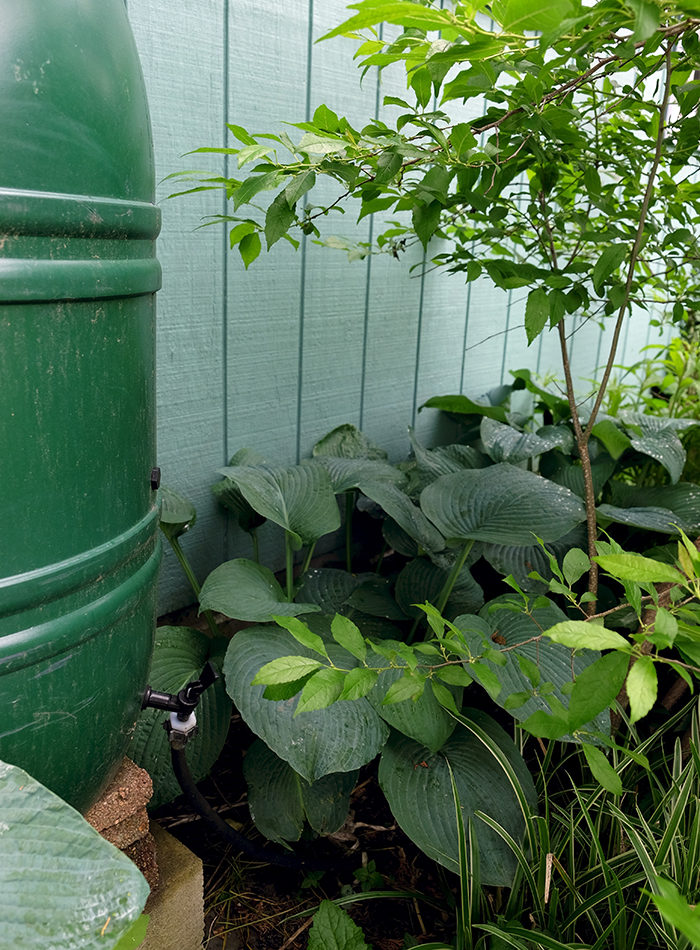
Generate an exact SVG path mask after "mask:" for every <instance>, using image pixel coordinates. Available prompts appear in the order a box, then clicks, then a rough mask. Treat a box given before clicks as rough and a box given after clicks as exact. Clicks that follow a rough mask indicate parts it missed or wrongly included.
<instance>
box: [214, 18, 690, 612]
mask: <svg viewBox="0 0 700 950" xmlns="http://www.w3.org/2000/svg"><path fill="white" fill-rule="evenodd" d="M351 7H352V9H354V10H356V13H354V15H353V16H351V17H350V18H349V19H348V20H346V21H345V22H344V23H343V24H341V25H340V26H339V27H337V28H336V29H334V30H333V31H331V32H330V33H329V34H328V36H327V37H326V38H328V37H332V36H337V35H341V34H342V35H349V36H352V37H355V38H356V39H357V40H358V41H359V42H360V44H361V45H360V46H359V50H358V56H359V58H360V62H361V65H362V68H363V69H364V70H365V71H366V70H367V69H369V68H371V67H378V68H379V69H380V70H381V69H384V68H386V67H387V66H390V65H392V64H395V63H401V64H403V65H404V67H405V70H406V78H407V90H408V91H407V94H406V95H407V98H406V99H403V98H397V97H394V96H387V97H385V99H384V104H385V105H386V106H392V107H395V108H396V109H397V113H396V118H395V121H394V122H393V123H391V124H389V123H388V122H387V121H384V120H382V121H380V120H373V121H370V122H369V124H368V125H366V126H365V127H364V128H362V129H356V128H353V127H352V126H351V124H350V123H349V122H348V121H347V119H345V118H342V117H339V116H338V115H336V114H335V113H334V112H333V111H332V110H331V109H329V108H328V107H327V106H325V105H321V106H319V107H318V109H317V110H316V112H315V113H314V116H313V119H312V121H311V122H301V123H297V124H296V127H297V128H298V129H300V130H301V131H302V132H303V136H302V137H301V139H300V140H299V141H298V142H294V141H292V139H291V138H290V137H289V135H287V134H286V133H279V134H271V133H254V134H253V133H250V132H248V131H246V130H245V129H242V128H241V127H239V126H235V125H231V126H230V129H231V131H232V133H233V135H234V136H235V138H236V139H237V141H238V143H240V144H239V145H237V146H236V147H233V148H229V149H216V148H206V149H201V150H200V151H208V152H226V153H229V154H232V155H236V156H237V159H238V166H239V168H243V167H244V166H246V165H248V166H249V169H250V170H249V171H248V173H247V175H246V173H245V172H244V173H243V177H241V178H240V179H237V178H231V179H220V178H216V179H211V178H209V179H202V180H200V182H201V183H200V187H201V186H204V187H214V188H215V187H224V188H225V189H226V190H227V194H228V196H229V197H230V199H231V201H232V204H233V208H234V214H233V215H231V216H226V217H225V218H224V220H226V221H230V222H233V226H232V228H231V232H230V238H231V246H232V247H238V249H239V251H240V254H241V257H242V259H243V261H244V263H245V265H246V267H248V265H249V264H250V263H251V262H252V261H253V260H254V259H255V258H256V257H257V256H258V254H259V253H260V250H261V246H262V242H261V236H262V235H264V237H265V241H266V244H267V247H268V250H269V249H270V248H271V247H272V246H273V245H274V244H275V243H276V242H277V241H278V240H279V239H280V238H286V239H288V240H290V241H292V243H294V244H297V243H298V242H297V241H296V240H295V238H294V237H293V234H294V233H295V230H296V229H299V230H300V231H301V232H302V233H303V234H305V235H312V236H314V237H316V238H317V239H321V238H322V235H321V232H320V226H321V224H322V223H323V219H327V218H329V217H330V216H331V214H332V212H333V211H334V209H336V208H338V207H339V206H341V205H342V204H343V202H345V201H347V200H348V199H351V198H355V199H358V200H359V202H360V215H361V216H364V215H366V214H369V213H372V212H382V213H384V214H387V215H391V213H395V212H401V211H405V212H410V215H411V223H410V225H409V224H406V223H404V222H403V221H392V222H390V223H389V224H388V225H387V227H386V229H385V230H384V232H383V233H382V234H381V235H380V236H379V237H378V238H377V241H376V246H374V247H369V246H366V245H364V246H359V247H358V248H355V249H353V252H352V254H353V256H354V257H361V256H364V255H366V254H368V253H377V252H378V253H389V254H392V255H393V256H395V257H399V258H400V257H401V256H402V255H403V253H404V251H405V250H406V248H407V247H409V246H410V245H411V244H414V243H420V245H422V247H423V249H424V252H425V257H424V262H423V265H422V266H437V267H441V268H445V269H446V270H447V271H448V272H450V273H461V274H463V275H464V277H465V279H466V280H467V281H472V280H475V279H476V278H477V277H480V276H482V275H483V274H485V275H487V276H488V277H489V278H490V279H491V281H492V282H493V284H494V285H495V286H496V287H500V288H505V289H509V288H528V296H527V305H526V309H525V330H526V333H527V339H528V343H532V341H533V340H535V339H536V338H537V337H538V335H539V334H540V333H542V332H543V331H544V330H545V328H547V327H549V328H552V329H553V330H555V332H556V333H557V334H558V338H559V345H560V350H561V359H562V367H563V371H564V377H565V380H566V389H567V398H568V404H569V409H570V412H571V419H572V423H573V428H574V433H575V437H576V442H577V446H578V453H579V455H580V460H581V465H582V469H583V477H584V484H585V504H586V511H587V530H588V549H589V554H590V555H591V556H592V555H594V554H595V553H596V551H595V539H596V534H597V528H596V512H595V493H594V488H593V477H592V470H591V460H590V456H589V442H590V439H591V435H592V433H593V429H594V426H595V424H596V420H597V417H598V414H599V410H600V407H601V403H602V400H603V397H604V394H605V390H606V386H607V384H608V382H609V380H610V375H611V372H612V369H613V365H614V363H615V358H616V353H617V347H618V341H619V338H620V333H621V330H622V328H623V325H624V320H625V318H626V317H628V315H629V314H630V312H631V310H632V308H633V307H641V308H643V309H648V308H649V307H650V305H651V304H652V303H656V304H658V303H660V304H662V305H663V306H664V307H666V308H669V309H670V312H671V314H672V318H673V319H674V320H675V321H677V322H681V321H683V320H684V318H685V315H686V313H687V312H688V311H690V312H693V313H694V312H695V311H696V310H697V309H698V308H699V307H700V291H699V288H698V282H697V279H696V276H695V275H696V262H697V237H696V234H695V228H696V226H697V223H698V220H699V215H700V184H698V183H697V182H696V180H695V172H696V170H697V167H698V162H697V150H698V140H699V139H700V118H699V117H698V115H697V105H698V101H699V100H700V80H699V79H698V78H697V76H698V73H697V70H698V69H700V41H699V40H698V36H697V32H698V27H699V26H700V3H698V2H697V0H673V2H670V3H657V2H654V0H624V2H623V0H603V2H600V3H593V4H583V3H581V2H580V0H549V2H548V3H546V4H542V3H541V2H536V0H494V2H493V3H492V4H486V3H483V2H478V0H477V2H475V3H465V2H453V0H446V2H444V3H442V2H439V0H360V2H357V3H354V4H352V5H351ZM383 24H390V25H392V26H394V27H399V28H400V32H399V33H398V36H396V38H395V39H391V40H386V39H383V38H382V36H383V35H384V34H383V32H382V31H381V30H380V29H379V28H380V27H381V26H382V25H383ZM386 32H388V31H386ZM393 33H394V34H396V30H394V31H393ZM322 176H323V177H325V178H330V179H332V180H333V181H335V182H336V183H337V185H338V193H337V196H336V197H335V198H334V200H333V201H330V202H328V203H326V204H324V205H323V206H315V205H313V204H311V203H310V199H311V197H312V193H313V189H314V186H315V185H316V183H317V181H319V179H320V178H321V177H322ZM197 190H199V188H197ZM273 190H274V191H276V194H275V196H274V198H273V200H272V202H271V203H270V204H269V206H268V207H267V208H266V210H264V212H263V217H262V218H260V217H255V216H251V217H244V216H243V214H242V213H241V209H243V208H244V207H245V206H251V207H253V208H256V207H257V205H256V204H255V202H256V201H257V200H259V196H260V195H261V194H262V192H265V191H273ZM260 210H261V211H262V210H263V209H260ZM404 217H405V216H404ZM433 237H439V238H444V239H446V241H447V243H444V242H443V243H441V244H440V249H439V253H436V254H435V255H433V256H431V255H430V242H431V239H432V238H433ZM573 315H578V316H583V317H585V318H587V319H600V318H603V317H609V318H611V319H612V320H613V321H614V329H613V333H612V337H611V345H610V350H609V352H608V354H607V358H606V365H605V369H604V371H603V375H602V379H601V383H600V386H599V388H598V391H597V393H596V396H595V399H594V402H593V406H592V408H591V409H590V411H589V413H588V415H587V418H586V417H582V415H581V414H580V412H579V408H578V406H577V400H576V393H575V389H574V381H573V379H572V374H571V367H570V361H569V351H568V340H567V337H568V332H569V328H568V322H569V321H570V320H571V318H572V317H573ZM591 564H592V568H591V572H590V575H589V590H590V592H591V594H593V595H594V596H595V594H596V591H597V566H596V563H595V561H592V562H591ZM588 606H589V609H590V610H591V611H592V610H593V609H594V597H592V598H591V599H590V601H589V605H588Z"/></svg>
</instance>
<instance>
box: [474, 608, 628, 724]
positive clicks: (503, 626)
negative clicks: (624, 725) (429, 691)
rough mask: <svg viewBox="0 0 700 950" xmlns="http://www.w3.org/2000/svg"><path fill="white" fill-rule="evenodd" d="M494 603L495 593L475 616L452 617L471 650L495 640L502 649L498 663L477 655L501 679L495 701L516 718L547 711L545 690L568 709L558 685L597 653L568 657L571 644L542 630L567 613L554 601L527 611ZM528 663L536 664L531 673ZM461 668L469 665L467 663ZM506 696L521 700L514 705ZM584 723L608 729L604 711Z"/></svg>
mask: <svg viewBox="0 0 700 950" xmlns="http://www.w3.org/2000/svg"><path fill="white" fill-rule="evenodd" d="M497 603H499V599H497V600H495V601H491V603H489V604H487V605H486V607H485V608H484V609H483V610H482V612H481V616H480V617H477V618H474V617H470V616H468V615H466V616H463V617H457V619H456V620H455V623H456V625H457V626H458V627H459V629H460V630H461V631H462V632H463V634H464V638H465V639H466V641H467V643H468V645H469V648H470V649H471V651H472V653H473V654H474V655H475V656H478V655H479V654H481V653H483V651H484V649H486V648H487V647H488V648H491V649H493V648H494V647H495V648H496V649H498V648H499V646H500V647H502V648H503V650H504V652H503V653H502V656H503V658H504V659H505V664H504V665H503V666H500V665H498V664H496V663H492V662H491V661H489V660H483V661H481V662H485V663H488V665H489V666H490V667H491V670H492V671H493V673H494V674H495V675H496V677H497V678H498V680H499V682H500V683H501V692H500V693H499V694H498V695H497V696H496V697H495V701H496V702H497V703H498V704H499V705H500V706H503V707H504V708H506V709H508V711H509V712H510V714H511V715H512V716H513V717H514V718H515V719H518V720H521V721H522V720H525V719H527V718H528V716H531V715H532V714H533V713H535V712H538V711H542V712H545V713H549V712H550V711H551V708H550V706H549V704H548V702H547V696H548V695H549V696H554V697H555V698H556V699H557V700H558V701H559V702H560V703H561V704H562V705H563V706H564V708H566V709H568V707H569V695H568V692H565V691H564V690H563V687H565V686H566V685H567V684H570V683H571V682H572V673H573V675H574V676H578V674H579V673H581V672H582V671H583V670H584V669H585V668H586V667H587V666H590V664H591V663H594V662H595V661H596V660H597V659H598V657H599V656H600V654H599V653H598V652H597V651H596V650H583V651H581V652H580V653H578V654H576V655H575V656H574V657H573V659H572V654H571V650H569V649H568V648H567V647H563V646H561V645H560V644H557V643H553V642H552V641H551V640H549V639H548V638H547V637H542V636H541V633H542V631H543V630H546V629H547V628H548V627H553V626H554V625H555V624H557V623H562V622H563V621H564V620H566V619H567V617H566V614H565V613H563V611H561V610H560V609H559V607H557V606H556V604H554V603H550V604H549V606H547V607H537V608H535V609H534V610H533V611H532V616H531V617H530V616H528V615H527V614H525V613H519V612H518V613H516V612H515V611H511V610H502V609H501V610H493V606H494V605H495V604H497ZM484 624H485V625H486V627H484ZM519 657H524V658H525V660H526V661H529V664H530V665H528V664H527V663H526V664H522V662H520V661H519V659H518V658H519ZM532 665H534V667H535V668H536V671H537V674H536V675H535V670H533V669H532ZM466 668H467V670H469V666H468V665H467V667H466ZM528 672H529V673H530V675H529V676H528ZM538 677H539V679H538ZM533 678H534V679H535V682H533ZM545 684H552V687H553V689H552V690H551V691H550V692H548V689H543V688H542V687H544V685H545ZM511 697H516V698H518V699H520V700H522V701H521V702H520V703H519V704H516V705H513V700H512V699H511ZM589 729H590V730H593V731H596V732H606V731H607V732H609V731H610V718H609V717H608V716H607V714H606V713H601V714H600V715H599V716H598V717H597V719H596V720H595V722H593V723H591V724H590V725H589ZM565 738H566V737H565Z"/></svg>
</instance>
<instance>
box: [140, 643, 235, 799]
mask: <svg viewBox="0 0 700 950" xmlns="http://www.w3.org/2000/svg"><path fill="white" fill-rule="evenodd" d="M226 646H227V641H226V639H225V638H224V637H219V638H217V639H216V640H212V639H210V638H209V637H207V636H205V635H204V634H203V633H200V632H199V631H198V630H193V629H191V628H189V627H158V629H157V631H156V639H155V643H154V646H153V660H152V661H151V669H150V672H149V678H148V682H149V685H150V686H151V688H152V689H155V690H158V691H160V692H163V693H173V694H177V693H178V692H179V691H180V690H181V689H183V688H184V687H185V686H186V685H187V684H188V683H189V682H190V681H191V680H193V679H196V678H197V677H198V676H199V674H200V672H201V670H202V668H203V666H204V664H205V663H206V662H207V661H210V662H211V663H212V665H213V666H214V668H215V669H216V670H217V672H219V673H220V672H221V665H222V662H223V658H224V653H225V651H226ZM230 718H231V700H230V699H229V697H228V696H227V694H226V690H225V688H224V684H223V680H217V682H216V683H214V684H213V685H212V686H211V687H210V688H209V689H207V690H205V692H204V693H203V694H202V698H201V700H200V703H199V706H198V708H197V720H198V723H199V729H198V732H197V735H196V736H195V737H194V739H192V740H190V742H189V744H188V746H187V761H188V765H189V768H190V771H191V772H192V775H193V777H194V780H195V781H196V782H198V781H200V780H201V779H203V778H204V777H205V776H206V775H208V774H209V771H210V769H211V767H212V766H213V765H214V763H215V762H216V760H217V759H218V757H219V755H220V753H221V750H222V748H223V745H224V742H225V741H226V735H227V733H228V727H229V720H230ZM127 754H128V755H129V757H130V758H132V759H133V760H134V762H136V764H137V765H140V766H141V767H142V768H144V769H146V771H147V772H148V773H149V775H150V776H151V779H152V781H153V796H152V797H151V800H150V803H149V807H150V808H158V806H159V805H163V804H165V803H166V802H171V801H173V799H175V798H177V797H178V795H180V794H182V789H181V788H180V786H179V785H178V782H177V780H176V778H175V776H174V775H173V768H172V764H171V761H170V743H169V741H168V736H167V735H166V733H165V730H164V729H163V712H162V711H161V710H157V709H144V710H142V712H141V715H140V716H139V719H138V720H137V722H136V726H135V728H134V734H133V736H132V738H131V742H130V743H129V747H128V749H127Z"/></svg>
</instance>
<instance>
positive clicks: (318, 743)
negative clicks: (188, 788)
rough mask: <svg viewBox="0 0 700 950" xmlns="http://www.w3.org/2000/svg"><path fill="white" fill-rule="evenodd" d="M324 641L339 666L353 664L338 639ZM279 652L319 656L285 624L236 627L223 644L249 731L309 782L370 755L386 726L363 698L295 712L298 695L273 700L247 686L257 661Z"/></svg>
mask: <svg viewBox="0 0 700 950" xmlns="http://www.w3.org/2000/svg"><path fill="white" fill-rule="evenodd" d="M327 646H328V652H329V654H330V655H331V656H332V657H333V658H334V662H336V663H337V664H338V665H339V666H341V667H343V668H345V669H350V668H352V667H353V666H354V665H355V664H356V661H355V660H354V659H353V658H352V657H351V656H350V654H349V653H346V651H345V650H342V649H341V648H340V647H338V646H337V644H335V643H332V642H331V643H328V645H327ZM284 656H308V657H313V658H315V659H318V655H317V654H315V653H312V652H311V651H310V650H307V649H305V648H304V647H303V646H301V644H300V643H298V642H297V641H296V640H295V639H294V638H293V637H292V635H291V634H289V633H287V631H286V630H282V629H280V628H279V627H274V626H260V627H251V628H249V629H246V630H241V631H240V632H239V633H237V634H236V635H235V637H234V638H233V640H232V641H231V644H230V646H229V648H228V651H227V653H226V659H225V660H224V673H225V676H226V689H227V690H228V693H229V695H230V696H231V698H232V699H233V701H234V703H235V704H236V707H237V708H238V710H239V712H240V714H241V716H243V719H244V720H245V721H246V723H247V724H248V725H249V726H250V728H251V729H252V730H253V732H254V733H256V735H258V736H260V738H261V739H263V740H264V742H265V743H266V744H267V745H268V746H269V747H270V748H271V749H272V751H273V752H275V753H276V754H277V755H278V756H279V757H280V758H281V759H284V761H285V762H288V763H289V764H290V765H291V766H292V768H293V769H294V770H295V771H296V772H299V774H300V775H302V776H303V777H304V778H305V779H306V780H307V781H308V782H315V781H316V780H317V779H319V778H321V777H322V776H323V775H328V774H329V773H331V772H351V771H352V770H353V769H357V768H359V767H360V766H361V765H364V764H365V763H366V762H369V761H370V760H371V759H373V758H374V756H375V755H376V754H377V753H378V752H379V750H380V749H381V747H382V746H383V745H384V743H385V741H386V737H387V734H388V729H387V727H386V725H385V724H384V723H383V722H382V720H381V719H380V717H379V716H378V715H377V714H376V712H375V711H374V709H373V708H372V706H371V705H370V704H369V703H368V702H367V700H366V699H356V700H353V701H351V702H347V701H342V702H336V703H334V704H333V705H332V706H330V707H328V708H327V709H321V710H318V711H316V712H303V713H300V714H299V715H298V716H297V717H296V718H295V717H294V712H295V710H296V707H297V701H298V696H295V697H293V698H292V699H287V700H280V701H272V700H268V699H265V698H264V696H263V693H264V687H262V686H251V683H252V680H253V678H254V677H255V675H256V673H257V672H258V670H259V669H260V667H261V666H263V665H264V664H265V663H268V662H270V661H272V660H275V659H277V658H278V657H284Z"/></svg>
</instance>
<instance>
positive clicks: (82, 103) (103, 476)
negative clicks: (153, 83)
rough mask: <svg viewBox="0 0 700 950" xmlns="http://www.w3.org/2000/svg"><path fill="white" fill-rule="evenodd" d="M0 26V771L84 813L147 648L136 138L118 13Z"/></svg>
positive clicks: (11, 5) (113, 2)
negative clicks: (30, 778) (16, 772)
mask: <svg viewBox="0 0 700 950" xmlns="http://www.w3.org/2000/svg"><path fill="white" fill-rule="evenodd" d="M0 22H2V25H3V30H2V32H3V35H2V39H1V40H0V129H2V131H3V148H2V149H0V759H2V760H4V761H7V762H11V763H12V764H16V765H20V766H21V767H22V768H24V769H26V770H27V771H28V772H30V773H31V774H32V775H34V776H35V777H36V778H37V779H39V780H40V781H41V782H43V783H44V784H46V785H48V787H49V788H51V789H52V790H53V791H55V792H57V793H58V794H59V795H61V796H62V797H63V798H65V799H67V800H68V801H69V802H70V803H71V804H73V805H75V806H76V807H78V808H81V809H85V808H87V807H88V806H89V805H90V804H91V802H92V801H93V800H94V799H95V798H96V797H97V795H98V794H99V791H100V790H101V788H102V787H103V785H104V784H105V783H106V782H107V781H108V780H109V779H110V778H111V775H112V774H113V772H114V770H115V769H116V767H117V766H118V765H119V762H120V761H121V757H122V755H123V753H124V749H125V746H126V744H127V742H128V738H129V734H130V731H131V728H132V727H133V724H134V722H135V720H136V718H137V716H138V711H139V705H140V699H141V694H142V691H143V688H144V685H145V683H146V679H147V674H148V666H149V663H150V657H151V652H152V648H153V633H154V627H155V622H154V621H155V580H156V573H157V568H158V562H159V557H160V544H159V540H158V534H157V509H156V495H155V491H154V490H153V488H152V486H151V470H152V469H153V467H154V465H155V395H154V377H155V372H154V349H155V347H154V328H155V291H156V290H158V288H159V287H160V268H159V265H158V262H157V260H156V258H155V238H156V236H157V234H158V231H159V228H160V215H159V211H158V209H157V208H156V207H155V206H154V204H153V198H154V169H153V149H152V140H151V129H150V120H149V115H148V107H147V102H146V95H145V91H144V84H143V78H142V75H141V69H140V65H139V61H138V55H137V53H136V48H135V45H134V40H133V37H132V35H131V30H130V27H129V23H128V20H127V16H126V11H125V5H124V2H123V0H61V3H56V0H22V2H21V3H18V2H17V0H0Z"/></svg>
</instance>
